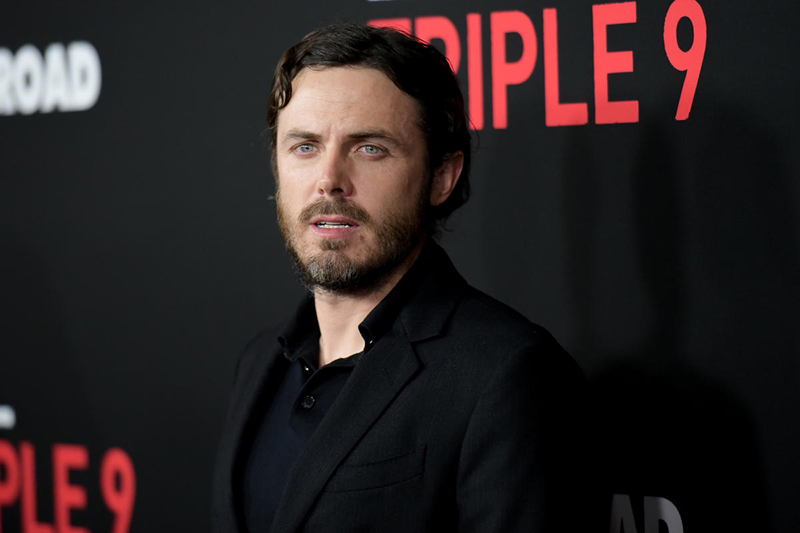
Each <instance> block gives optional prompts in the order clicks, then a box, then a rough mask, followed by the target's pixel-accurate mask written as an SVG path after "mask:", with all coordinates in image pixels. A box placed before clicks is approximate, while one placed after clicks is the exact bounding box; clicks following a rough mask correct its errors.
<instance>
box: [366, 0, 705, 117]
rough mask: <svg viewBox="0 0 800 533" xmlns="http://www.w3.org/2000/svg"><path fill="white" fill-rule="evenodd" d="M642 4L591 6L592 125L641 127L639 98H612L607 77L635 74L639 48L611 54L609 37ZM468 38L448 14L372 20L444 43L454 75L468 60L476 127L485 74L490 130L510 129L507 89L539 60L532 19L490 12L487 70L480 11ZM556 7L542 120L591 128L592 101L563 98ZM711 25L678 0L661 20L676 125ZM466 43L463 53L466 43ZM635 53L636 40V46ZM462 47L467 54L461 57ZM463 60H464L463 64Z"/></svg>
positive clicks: (547, 28) (549, 21) (547, 18)
mask: <svg viewBox="0 0 800 533" xmlns="http://www.w3.org/2000/svg"><path fill="white" fill-rule="evenodd" d="M370 1H372V0H370ZM636 9H637V2H621V3H611V4H595V5H593V6H592V32H593V60H594V110H595V113H594V117H593V120H594V123H595V124H621V123H635V122H639V101H638V100H621V101H618V100H611V99H610V98H609V93H608V80H609V76H611V75H614V76H617V75H628V76H633V75H635V72H634V53H635V49H629V50H622V51H609V50H608V43H607V35H608V33H607V32H608V28H609V26H614V25H618V24H635V23H636ZM465 16H466V22H467V31H466V41H464V40H463V39H462V35H459V33H458V29H457V28H456V26H455V24H454V23H453V21H452V20H451V19H449V18H448V17H445V16H422V17H416V18H413V19H412V18H411V17H399V18H386V19H373V20H370V21H369V24H371V25H373V26H381V27H393V28H397V29H400V30H403V31H405V32H407V33H413V34H414V35H416V36H417V37H419V38H420V39H422V40H423V41H428V42H430V41H431V40H433V39H439V40H441V41H442V42H443V43H444V48H445V55H447V58H448V60H449V61H450V64H451V66H452V67H453V71H454V72H456V73H458V72H459V69H460V68H462V67H463V64H464V63H466V71H467V98H468V101H469V104H468V105H469V114H470V118H471V120H472V123H473V127H474V129H477V130H481V129H483V128H484V126H485V125H484V107H485V102H484V95H483V82H484V75H485V74H488V75H489V76H490V79H491V87H492V127H493V128H494V129H505V128H507V127H508V90H509V87H511V86H513V85H520V84H522V83H525V82H526V81H527V80H528V79H529V78H530V77H531V75H532V74H533V72H534V70H535V69H536V68H537V66H538V63H539V39H538V32H537V28H536V26H535V25H534V23H533V21H532V20H531V17H530V16H529V15H528V14H526V13H524V12H522V11H494V12H491V13H489V16H488V19H489V20H488V25H489V30H490V35H491V42H490V43H486V44H487V45H488V46H490V47H491V54H490V58H491V59H490V61H491V64H490V65H489V66H488V67H485V66H484V65H483V47H484V45H485V43H484V42H483V37H482V29H483V25H484V24H486V23H487V21H485V17H484V15H483V14H481V13H467V14H466V15H465ZM683 19H687V20H688V21H689V22H690V23H691V26H692V32H693V39H692V44H691V46H690V47H689V48H688V49H687V50H684V49H682V48H681V47H680V45H679V44H678V23H679V22H681V21H682V20H683ZM558 24H559V23H558V9H557V8H555V7H549V8H545V9H544V10H543V13H542V27H541V30H542V54H541V55H542V56H543V57H542V63H543V65H542V67H541V68H543V69H544V96H545V122H546V124H547V126H551V127H553V126H581V125H585V124H588V123H589V107H588V104H587V102H571V103H566V102H562V101H561V93H560V87H559V83H560V82H559V60H558V28H559V26H558ZM509 34H516V36H517V37H519V38H520V39H521V40H522V55H521V57H520V58H519V59H518V60H516V61H508V57H507V54H506V37H507V36H508V35H509ZM706 39H707V28H706V18H705V14H704V12H703V8H702V7H701V6H700V4H699V3H698V2H697V0H674V1H673V2H672V3H671V4H670V6H669V8H668V9H667V11H666V13H665V17H664V32H663V46H664V52H665V56H666V57H665V60H666V61H669V63H670V64H671V65H672V67H673V68H675V69H676V70H678V71H680V72H684V73H685V77H684V82H683V88H682V90H681V93H680V95H676V101H677V104H676V114H675V120H686V119H688V118H689V115H690V113H691V110H692V104H693V102H694V96H695V92H696V90H697V85H698V83H699V79H700V71H701V69H702V66H703V58H704V56H705V51H706ZM464 42H466V49H464V47H462V45H463V44H464ZM631 46H632V47H634V48H635V43H631ZM462 50H463V51H464V53H463V54H462ZM462 55H463V56H466V57H465V61H462Z"/></svg>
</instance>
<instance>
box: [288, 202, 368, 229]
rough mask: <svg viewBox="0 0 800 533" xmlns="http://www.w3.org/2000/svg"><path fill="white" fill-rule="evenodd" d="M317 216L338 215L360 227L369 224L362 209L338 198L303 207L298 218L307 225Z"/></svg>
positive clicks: (366, 214)
mask: <svg viewBox="0 0 800 533" xmlns="http://www.w3.org/2000/svg"><path fill="white" fill-rule="evenodd" d="M319 215H340V216H343V217H347V218H349V219H351V220H353V221H354V222H358V223H359V224H361V225H366V224H369V223H370V222H371V217H370V216H369V213H367V212H366V210H364V208H363V207H360V206H358V205H356V204H354V203H352V202H350V201H349V200H345V199H344V198H339V197H336V198H334V199H333V200H326V199H325V198H320V199H319V200H316V201H315V202H314V203H312V204H309V205H307V206H305V207H304V208H303V210H302V211H300V215H298V218H299V220H300V223H302V224H308V223H309V222H310V221H311V219H312V218H314V217H316V216H319Z"/></svg>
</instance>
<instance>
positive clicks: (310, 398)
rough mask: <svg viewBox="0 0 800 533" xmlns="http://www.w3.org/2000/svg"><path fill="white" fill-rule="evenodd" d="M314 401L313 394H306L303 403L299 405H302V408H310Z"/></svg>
mask: <svg viewBox="0 0 800 533" xmlns="http://www.w3.org/2000/svg"><path fill="white" fill-rule="evenodd" d="M316 402H317V400H315V399H314V397H313V396H306V397H305V398H303V403H302V404H301V405H302V406H303V409H311V408H312V407H314V404H315V403H316Z"/></svg>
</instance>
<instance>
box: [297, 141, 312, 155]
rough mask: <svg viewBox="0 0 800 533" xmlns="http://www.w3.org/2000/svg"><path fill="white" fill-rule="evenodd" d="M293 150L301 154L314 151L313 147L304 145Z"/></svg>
mask: <svg viewBox="0 0 800 533" xmlns="http://www.w3.org/2000/svg"><path fill="white" fill-rule="evenodd" d="M295 150H296V151H298V152H300V153H301V154H310V153H311V152H313V151H314V145H313V144H308V143H304V144H301V145H299V146H298V147H297V148H295Z"/></svg>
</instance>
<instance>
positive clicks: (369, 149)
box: [359, 144, 383, 155]
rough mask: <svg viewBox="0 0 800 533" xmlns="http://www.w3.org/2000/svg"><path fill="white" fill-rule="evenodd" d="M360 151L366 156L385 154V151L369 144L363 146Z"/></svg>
mask: <svg viewBox="0 0 800 533" xmlns="http://www.w3.org/2000/svg"><path fill="white" fill-rule="evenodd" d="M359 150H361V151H363V152H364V153H365V154H369V155H379V154H381V153H383V151H382V150H381V149H380V148H378V147H377V146H372V145H371V144H367V145H365V146H362V147H361V148H359Z"/></svg>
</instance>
